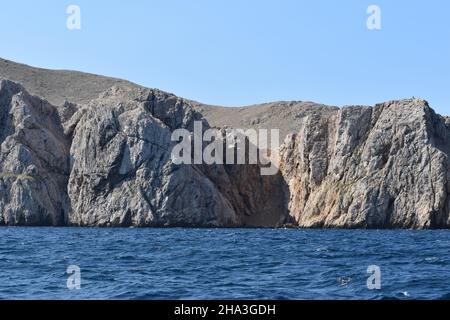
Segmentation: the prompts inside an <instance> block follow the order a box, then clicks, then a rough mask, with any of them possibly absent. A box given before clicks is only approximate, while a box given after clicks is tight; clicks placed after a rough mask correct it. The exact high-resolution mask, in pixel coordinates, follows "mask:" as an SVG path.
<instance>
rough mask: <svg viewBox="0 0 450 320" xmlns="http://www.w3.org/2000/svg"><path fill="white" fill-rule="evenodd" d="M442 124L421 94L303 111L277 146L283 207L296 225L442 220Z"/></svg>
mask: <svg viewBox="0 0 450 320" xmlns="http://www.w3.org/2000/svg"><path fill="white" fill-rule="evenodd" d="M449 150H450V131H449V129H448V125H446V122H445V121H444V119H443V118H442V117H440V116H438V115H436V114H435V113H434V111H433V110H432V109H431V108H430V107H429V106H428V104H427V103H426V102H425V101H422V100H418V99H411V100H404V101H392V102H387V103H384V104H380V105H377V106H375V107H374V108H369V107H346V108H343V109H341V110H339V111H338V112H336V114H335V115H333V116H328V117H317V116H316V117H306V118H304V121H303V124H302V126H301V128H299V132H298V133H297V134H294V135H290V136H289V137H288V138H287V141H286V144H285V145H284V147H283V151H282V154H283V160H282V172H283V176H284V177H285V179H286V181H287V184H288V185H289V190H290V201H289V211H290V214H291V215H292V216H293V217H294V218H295V221H296V222H297V223H298V225H300V226H303V227H343V228H356V227H361V228H383V227H399V228H438V227H448V225H449V220H448V219H449V200H450V199H449V196H448V193H449V188H450V184H449V177H450V176H449V173H450V172H449V168H450V167H449V163H448V156H449Z"/></svg>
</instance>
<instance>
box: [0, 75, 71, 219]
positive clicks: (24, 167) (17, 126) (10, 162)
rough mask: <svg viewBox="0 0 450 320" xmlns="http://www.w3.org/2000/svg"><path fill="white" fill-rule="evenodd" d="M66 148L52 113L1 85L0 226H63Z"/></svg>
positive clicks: (57, 117) (24, 94)
mask: <svg viewBox="0 0 450 320" xmlns="http://www.w3.org/2000/svg"><path fill="white" fill-rule="evenodd" d="M69 147H70V144H69V141H68V139H66V137H65V136H64V134H63V128H62V124H61V121H60V114H59V112H58V109H57V108H56V107H53V106H51V105H50V104H48V103H47V102H46V101H43V100H41V99H39V98H37V97H32V96H30V95H29V94H28V93H27V92H26V91H25V90H24V89H23V88H22V87H21V86H20V85H18V84H15V83H13V82H10V81H6V80H1V81H0V224H8V225H60V224H63V223H64V221H65V220H66V218H67V215H68V214H69V204H68V197H67V194H66V193H65V192H64V190H65V188H66V187H67V183H66V182H67V177H68V175H69V161H68V159H69V158H68V152H69Z"/></svg>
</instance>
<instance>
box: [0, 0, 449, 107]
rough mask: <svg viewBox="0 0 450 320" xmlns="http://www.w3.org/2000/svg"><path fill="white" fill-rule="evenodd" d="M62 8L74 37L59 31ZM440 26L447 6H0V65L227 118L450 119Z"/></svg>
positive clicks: (18, 2)
mask: <svg viewBox="0 0 450 320" xmlns="http://www.w3.org/2000/svg"><path fill="white" fill-rule="evenodd" d="M70 4H76V5H79V6H80V8H81V30H74V31H70V30H67V28H66V20H67V17H68V15H67V14H66V8H67V6H68V5H70ZM371 4H376V5H378V6H379V7H380V8H381V18H382V29H381V30H380V31H370V30H368V29H367V27H366V20H367V17H368V15H367V14H366V9H367V7H368V6H369V5H371ZM449 16H450V1H448V0H428V1H425V0H423V1H418V0H395V1H393V0H371V1H365V0H340V1H336V0H311V1H300V0H292V1H283V0H277V1H275V0H274V1H265V0H255V1H250V0H247V1H245V0H189V1H186V0H178V1H176V0H161V1H149V0H146V1H144V0H142V1H139V0H130V1H122V0H108V1H102V0H95V1H92V0H89V1H87V0H86V1H85V0H72V1H61V0H54V1H51V0H43V1H23V0H15V1H2V3H1V5H0V35H1V42H0V56H1V57H3V58H6V59H11V60H14V61H18V62H23V63H27V64H31V65H35V66H39V67H45V68H58V69H76V70H81V71H87V72H91V73H98V74H103V75H109V76H115V77H120V78H125V79H128V80H131V81H134V82H137V83H139V84H142V85H145V86H149V87H156V88H160V89H163V90H166V91H169V92H173V93H175V94H177V95H180V96H183V97H186V98H191V99H195V100H198V101H201V102H205V103H211V104H220V105H226V106H237V105H247V104H253V103H259V102H268V101H274V100H310V101H316V102H322V103H326V104H331V105H338V106H341V105H346V104H374V103H377V102H381V101H384V100H390V99H397V98H406V97H411V96H416V97H422V98H425V99H427V100H428V101H430V103H431V105H432V107H434V108H435V109H436V110H437V111H439V112H440V113H443V114H447V115H450V88H449V85H450V17H449Z"/></svg>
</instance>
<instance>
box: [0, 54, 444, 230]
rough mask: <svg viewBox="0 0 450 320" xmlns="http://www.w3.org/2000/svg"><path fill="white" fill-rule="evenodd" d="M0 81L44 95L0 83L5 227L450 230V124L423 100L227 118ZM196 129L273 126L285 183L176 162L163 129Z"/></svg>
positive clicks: (157, 101) (229, 111)
mask: <svg viewBox="0 0 450 320" xmlns="http://www.w3.org/2000/svg"><path fill="white" fill-rule="evenodd" d="M1 77H7V78H9V79H16V80H17V81H19V82H21V83H22V85H23V86H24V87H25V88H30V91H31V92H33V93H34V94H39V96H41V97H42V98H39V97H36V96H32V95H30V94H28V93H27V91H26V90H25V89H24V87H23V86H22V85H19V84H17V83H15V82H12V81H9V80H1V82H0V224H8V225H77V226H196V227H211V226H212V227H224V226H230V227H236V226H258V227H273V226H281V225H289V226H300V227H327V228H331V227H336V228H418V229H421V228H448V227H449V226H450V216H449V210H450V196H449V194H450V170H449V168H450V163H449V156H450V118H449V117H441V116H439V115H437V114H435V113H434V111H433V110H432V109H431V108H430V107H429V106H428V104H427V102H426V101H423V100H419V99H407V100H401V101H391V102H386V103H383V104H379V105H376V106H375V107H365V106H352V107H344V108H342V109H339V108H336V107H328V106H323V105H318V104H314V103H310V102H277V103H270V104H263V105H256V106H251V107H243V108H222V107H213V106H206V105H202V104H200V103H197V102H193V101H189V100H186V99H181V98H178V97H176V96H174V95H172V94H169V93H165V92H162V91H159V90H156V89H146V88H142V87H139V86H137V85H134V84H132V83H129V82H125V81H122V80H117V79H111V78H104V77H100V76H95V75H88V74H83V73H72V72H70V71H51V70H41V69H35V68H30V67H27V66H24V65H18V64H15V63H12V62H9V61H6V60H1V59H0V78H1ZM108 88H109V89H108ZM44 99H48V100H50V101H52V102H53V103H54V104H55V105H52V104H50V103H49V102H47V101H46V100H44ZM195 120H199V121H202V122H203V124H204V129H206V128H208V127H209V126H212V127H216V128H225V127H239V128H255V129H257V128H267V129H272V128H279V129H281V137H283V139H284V137H286V139H285V142H284V144H283V145H282V147H281V150H280V152H279V157H280V159H281V161H280V163H279V166H280V172H279V173H278V174H276V175H274V176H262V175H261V173H260V166H259V165H175V164H173V163H172V161H171V159H170V153H171V150H172V147H173V144H174V142H172V141H170V135H171V132H172V131H173V130H175V129H177V128H186V129H188V130H190V131H192V129H193V122H194V121H195ZM274 153H275V152H274Z"/></svg>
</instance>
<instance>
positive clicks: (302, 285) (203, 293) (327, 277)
mask: <svg viewBox="0 0 450 320" xmlns="http://www.w3.org/2000/svg"><path fill="white" fill-rule="evenodd" d="M449 252H450V231H444V230H443V231H409V230H386V231H377V230H302V229H183V228H175V229H98V228H20V227H2V228H0V298H1V299H450V255H449ZM373 265H375V266H378V267H379V271H380V278H379V279H378V280H379V284H380V289H369V288H368V286H367V279H368V278H369V277H370V276H371V273H368V270H367V268H368V267H369V266H373ZM69 266H77V267H79V273H77V274H76V275H77V276H79V279H80V281H81V282H80V283H79V286H78V287H79V289H77V288H74V286H73V282H71V281H69V286H68V278H69V277H73V275H74V274H72V273H71V274H68V273H67V268H68V267H69ZM68 287H70V288H72V289H69V288H68Z"/></svg>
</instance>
